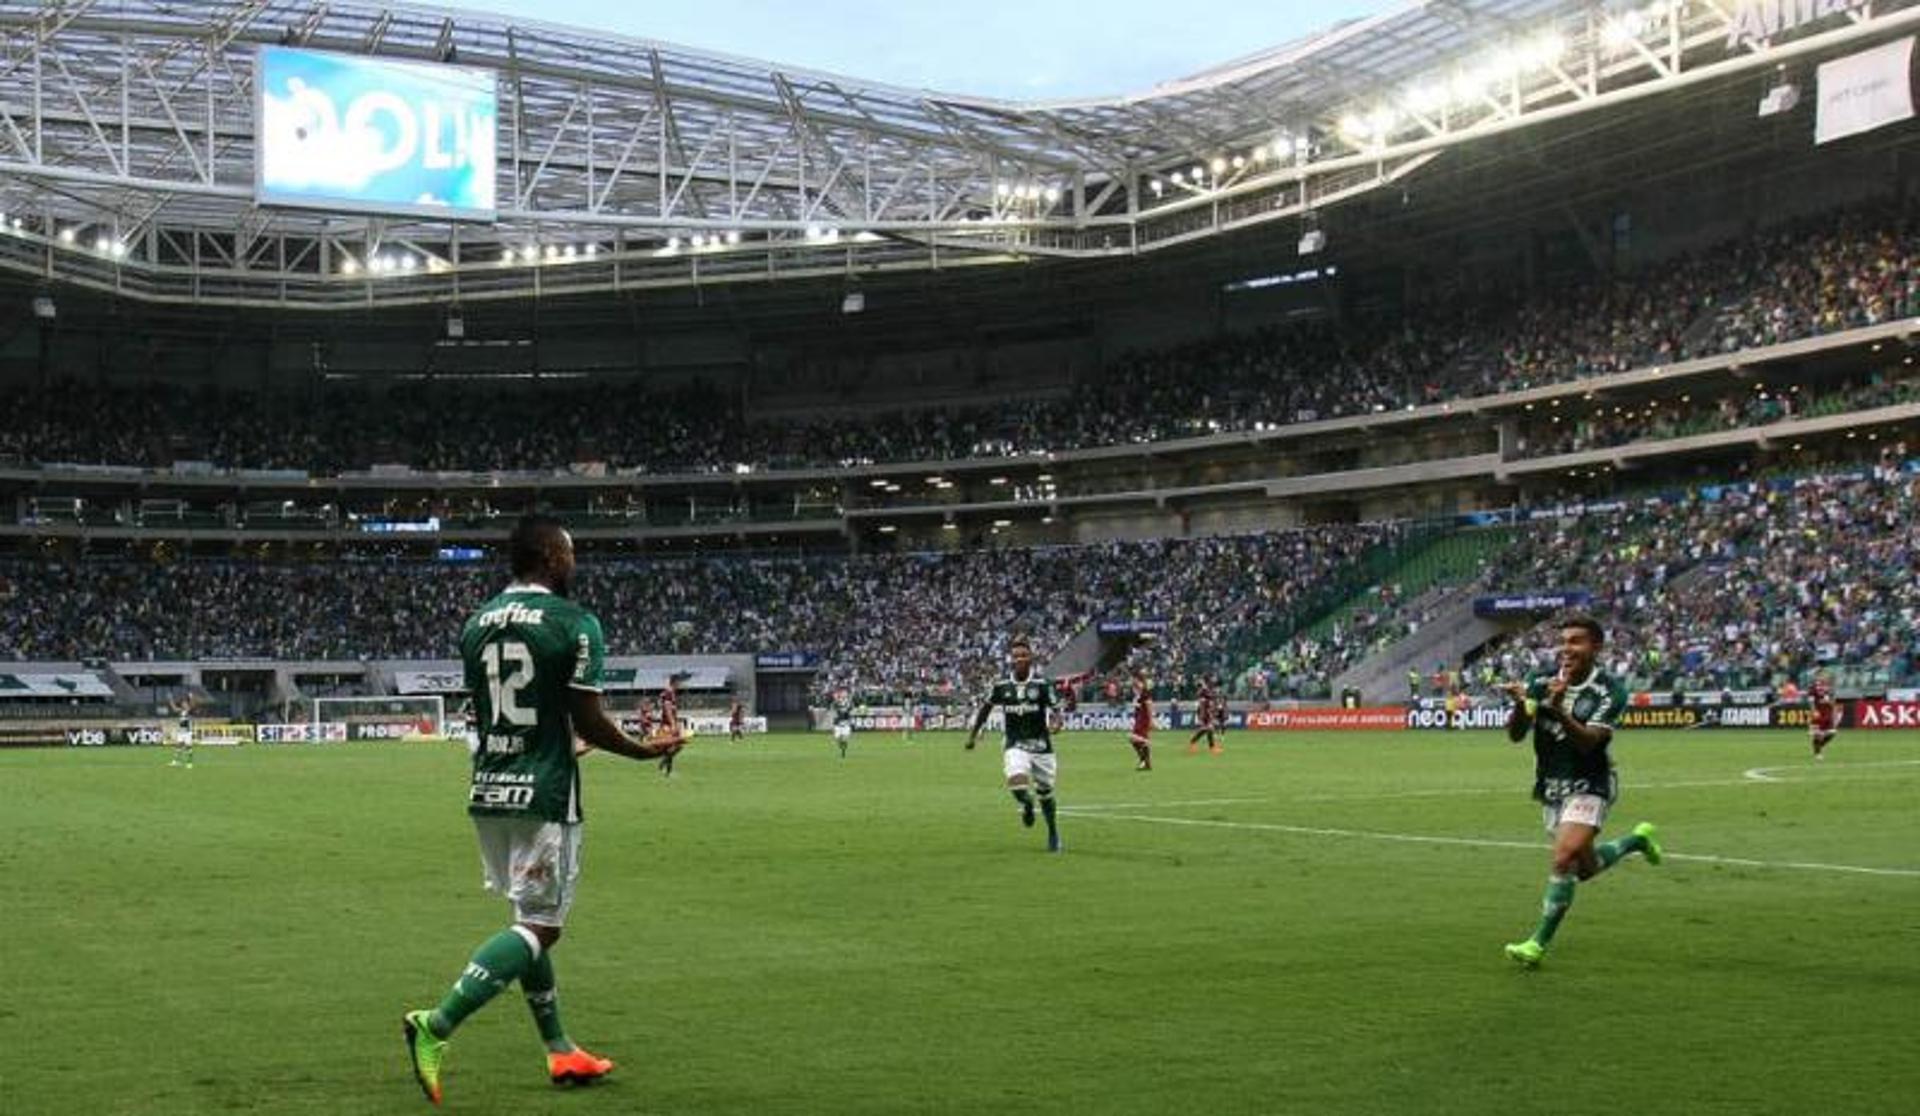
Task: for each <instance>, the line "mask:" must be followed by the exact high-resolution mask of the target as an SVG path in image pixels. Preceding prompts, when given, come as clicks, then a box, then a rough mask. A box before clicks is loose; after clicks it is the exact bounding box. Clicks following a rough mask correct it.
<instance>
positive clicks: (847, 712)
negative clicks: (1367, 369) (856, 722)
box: [833, 700, 853, 725]
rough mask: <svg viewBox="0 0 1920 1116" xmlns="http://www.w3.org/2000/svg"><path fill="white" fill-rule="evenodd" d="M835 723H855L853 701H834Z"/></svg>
mask: <svg viewBox="0 0 1920 1116" xmlns="http://www.w3.org/2000/svg"><path fill="white" fill-rule="evenodd" d="M833 723H834V724H836V725H851V724H853V702H851V701H846V700H837V701H835V702H834V703H833Z"/></svg>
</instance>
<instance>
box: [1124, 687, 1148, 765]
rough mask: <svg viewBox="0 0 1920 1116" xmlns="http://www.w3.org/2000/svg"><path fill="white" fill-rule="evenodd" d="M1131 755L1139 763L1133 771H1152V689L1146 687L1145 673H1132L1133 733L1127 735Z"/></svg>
mask: <svg viewBox="0 0 1920 1116" xmlns="http://www.w3.org/2000/svg"><path fill="white" fill-rule="evenodd" d="M1127 743H1129V744H1131V745H1133V754H1134V755H1135V756H1137V757H1139V762H1138V763H1135V764H1134V765H1133V769H1134V770H1135V771H1152V770H1153V687H1151V686H1149V685H1147V675H1146V672H1145V671H1139V670H1136V671H1134V672H1133V731H1132V732H1130V733H1128V734H1127Z"/></svg>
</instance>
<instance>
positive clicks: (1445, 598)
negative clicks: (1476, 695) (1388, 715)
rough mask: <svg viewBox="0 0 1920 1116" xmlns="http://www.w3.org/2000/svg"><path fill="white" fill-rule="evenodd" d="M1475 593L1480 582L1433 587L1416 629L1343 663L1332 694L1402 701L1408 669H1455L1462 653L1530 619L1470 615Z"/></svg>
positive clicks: (1366, 701)
mask: <svg viewBox="0 0 1920 1116" xmlns="http://www.w3.org/2000/svg"><path fill="white" fill-rule="evenodd" d="M1480 593H1481V588H1480V586H1479V585H1478V584H1477V583H1473V582H1469V583H1467V584H1464V585H1454V586H1449V587H1446V588H1444V589H1440V590H1438V591H1437V592H1436V594H1435V595H1434V597H1433V599H1432V601H1431V602H1430V603H1429V605H1428V608H1427V613H1428V615H1427V620H1426V622H1425V623H1423V624H1421V625H1420V628H1419V630H1417V631H1415V632H1414V633H1413V634H1411V635H1409V636H1407V637H1406V638H1404V639H1400V640H1397V641H1395V642H1394V643H1391V644H1388V645H1387V646H1386V647H1384V648H1382V649H1380V650H1379V651H1377V652H1375V653H1374V654H1372V655H1369V656H1367V657H1366V658H1364V659H1362V660H1360V662H1358V663H1356V664H1355V665H1353V666H1351V667H1348V668H1347V669H1346V670H1345V671H1343V672H1342V673H1341V674H1339V675H1338V676H1336V677H1335V678H1334V680H1333V692H1334V693H1336V694H1341V693H1345V692H1346V691H1347V690H1349V689H1352V690H1356V691H1358V692H1359V694H1360V701H1361V704H1363V705H1381V704H1385V703H1389V702H1395V701H1402V700H1404V699H1405V698H1406V696H1407V671H1408V670H1409V669H1414V670H1418V671H1419V672H1420V674H1421V676H1422V677H1425V676H1426V675H1428V674H1431V673H1432V672H1433V670H1434V667H1435V666H1436V665H1437V664H1440V663H1445V664H1447V667H1448V668H1449V669H1453V668H1456V667H1458V666H1459V665H1460V664H1461V663H1462V662H1465V661H1466V657H1467V653H1468V652H1470V651H1473V650H1475V649H1477V648H1479V647H1480V646H1481V645H1482V644H1485V643H1486V642H1487V641H1488V640H1490V639H1493V638H1494V637H1495V636H1499V635H1503V634H1505V633H1507V632H1512V631H1518V630H1519V629H1521V628H1525V627H1527V626H1528V625H1529V624H1530V623H1532V621H1531V620H1529V619H1528V618H1527V617H1524V616H1521V617H1516V618H1513V619H1509V620H1498V621H1496V620H1489V619H1487V618H1485V617H1483V616H1477V615H1475V614H1474V611H1473V599H1474V598H1475V597H1477V596H1479V595H1480Z"/></svg>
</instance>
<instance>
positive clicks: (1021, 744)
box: [967, 636, 1066, 852]
mask: <svg viewBox="0 0 1920 1116" xmlns="http://www.w3.org/2000/svg"><path fill="white" fill-rule="evenodd" d="M1008 657H1009V658H1010V659H1011V660H1012V661H1013V670H1012V671H1011V672H1010V673H1009V674H1008V676H1007V677H1005V678H1002V679H1001V680H1000V681H998V682H995V683H994V684H993V688H992V689H991V690H989V691H988V692H987V698H986V701H984V702H982V703H981V705H980V712H979V714H978V715H977V716H975V717H974V719H973V731H972V732H970V733H968V734H967V749H968V750H969V751H971V750H972V749H973V746H974V745H975V744H977V743H978V742H979V740H980V730H981V729H983V728H985V727H986V724H987V718H988V717H989V716H991V715H992V714H993V711H994V710H995V709H996V708H997V709H999V710H1000V714H1001V716H1002V717H1003V718H1004V720H1005V736H1006V743H1005V745H1004V746H1003V747H1002V749H1001V763H1002V767H1003V769H1004V770H1005V772H1006V776H1007V790H1008V791H1009V792H1011V793H1012V794H1013V799H1014V801H1015V802H1018V803H1019V804H1020V824H1021V825H1024V826H1032V825H1033V807H1034V800H1035V798H1036V797H1038V799H1039V804H1040V811H1041V813H1042V814H1044V815H1045V816H1046V819H1047V851H1048V852H1061V851H1062V850H1064V849H1065V848H1066V846H1065V845H1063V844H1062V843H1061V841H1060V825H1059V819H1058V817H1057V816H1056V814H1057V810H1058V804H1057V803H1056V802H1055V801H1054V797H1053V788H1054V784H1055V782H1056V781H1057V780H1058V778H1059V774H1060V765H1059V756H1057V755H1055V754H1054V751H1053V732H1054V729H1055V728H1056V727H1057V726H1056V724H1055V717H1054V696H1053V683H1051V682H1049V681H1048V680H1046V679H1045V678H1042V677H1041V676H1040V675H1039V673H1038V672H1036V671H1035V670H1034V669H1033V645H1032V644H1030V643H1028V642H1027V637H1025V636H1015V637H1014V638H1013V642H1012V644H1011V645H1010V646H1009V648H1008Z"/></svg>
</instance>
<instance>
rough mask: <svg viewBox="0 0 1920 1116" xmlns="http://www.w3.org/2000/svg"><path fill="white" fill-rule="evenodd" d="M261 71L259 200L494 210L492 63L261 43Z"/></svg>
mask: <svg viewBox="0 0 1920 1116" xmlns="http://www.w3.org/2000/svg"><path fill="white" fill-rule="evenodd" d="M255 77H256V83H255V84H256V88H257V89H258V98H257V99H258V111H257V114H256V117H255V127H254V133H255V136H256V140H255V151H254V166H255V168H256V171H255V181H254V193H255V195H256V197H257V198H258V200H259V201H261V202H262V203H264V204H268V205H299V206H313V207H318V208H326V209H357V210H364V211H368V212H377V213H399V214H417V215H423V216H447V217H465V218H473V219H477V220H483V221H491V220H493V218H494V214H495V209H496V205H495V201H494V177H495V176H494V168H495V151H496V142H495V133H496V128H497V122H498V118H499V97H498V93H497V90H496V82H495V79H494V73H493V71H491V70H476V69H471V68H465V67H460V66H439V65H432V64H428V63H416V62H391V61H386V60H377V59H371V58H356V57H350V56H347V55H340V54H325V53H320V52H316V51H310V50H294V49H292V48H288V47H262V48H261V49H260V55H259V63H258V70H257V72H256V74H255Z"/></svg>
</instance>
